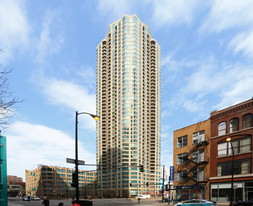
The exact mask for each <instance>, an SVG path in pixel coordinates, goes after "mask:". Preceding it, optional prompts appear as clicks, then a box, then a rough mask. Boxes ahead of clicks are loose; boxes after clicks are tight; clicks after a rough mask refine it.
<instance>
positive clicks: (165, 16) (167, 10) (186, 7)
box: [152, 0, 200, 27]
mask: <svg viewBox="0 0 253 206" xmlns="http://www.w3.org/2000/svg"><path fill="white" fill-rule="evenodd" d="M199 4H200V1H199V0H192V1H187V0H181V1H174V0H160V1H153V5H152V6H153V8H154V11H153V14H152V18H153V21H154V22H155V23H156V25H157V26H159V27H161V26H163V25H178V24H182V23H186V24H190V23H191V22H192V20H193V17H194V11H195V9H196V7H197V6H198V5H199Z"/></svg>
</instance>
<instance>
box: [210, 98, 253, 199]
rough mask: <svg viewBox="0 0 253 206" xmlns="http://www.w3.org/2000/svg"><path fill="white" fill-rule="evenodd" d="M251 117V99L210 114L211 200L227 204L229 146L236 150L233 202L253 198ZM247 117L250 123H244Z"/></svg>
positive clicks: (252, 101)
mask: <svg viewBox="0 0 253 206" xmlns="http://www.w3.org/2000/svg"><path fill="white" fill-rule="evenodd" d="M246 115H247V116H246ZM252 115H253V99H250V100H247V101H245V102H242V103H239V104H237V105H234V106H231V107H228V108H226V109H223V110H220V111H217V110H216V111H213V112H211V117H210V120H211V146H210V159H211V161H210V195H211V199H212V200H214V201H223V202H226V201H230V188H231V169H232V166H231V165H232V158H233V155H232V149H231V143H232V146H233V149H234V151H235V153H234V173H235V174H234V178H233V179H234V187H235V188H236V189H235V190H234V194H235V197H234V200H248V199H253V172H252V171H253V162H252V155H253V153H252V135H253V127H252V126H253V125H252ZM250 116H251V122H249V121H247V122H246V120H245V119H246V118H249V119H250ZM243 119H244V120H243ZM245 122H246V123H245ZM227 138H231V142H227V141H226V139H227ZM251 187H252V188H251Z"/></svg>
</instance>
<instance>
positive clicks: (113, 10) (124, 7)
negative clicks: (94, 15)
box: [97, 0, 134, 21]
mask: <svg viewBox="0 0 253 206" xmlns="http://www.w3.org/2000/svg"><path fill="white" fill-rule="evenodd" d="M133 5H134V1H128V0H121V1H118V0H98V6H97V9H98V12H99V13H100V14H101V15H102V16H106V17H107V18H108V20H109V21H112V19H113V21H116V20H117V19H119V18H121V17H122V16H123V15H124V14H128V15H131V14H132V13H131V11H132V8H133Z"/></svg>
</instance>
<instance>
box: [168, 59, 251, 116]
mask: <svg viewBox="0 0 253 206" xmlns="http://www.w3.org/2000/svg"><path fill="white" fill-rule="evenodd" d="M171 62H173V67H175V68H177V70H174V71H173V72H175V73H176V75H177V76H180V84H178V87H179V89H178V92H177V93H176V94H175V96H173V98H171V100H170V101H169V102H168V103H167V104H166V107H169V108H170V109H171V108H174V109H176V108H180V107H183V108H184V109H185V110H186V111H189V112H193V113H198V114H202V115H206V114H207V112H210V110H212V109H221V108H224V107H227V106H231V105H233V104H236V103H238V102H240V101H244V100H246V99H249V98H251V96H252V92H253V84H252V83H251V82H252V79H253V70H252V66H251V65H247V64H240V63H234V64H231V63H228V62H226V63H225V62H224V63H219V62H217V60H215V59H214V57H213V56H211V57H204V56H202V57H201V58H199V59H196V60H194V61H191V60H190V61H187V60H185V59H183V60H182V61H175V60H174V59H173V58H171V59H169V61H168V65H171V64H172V63H171ZM168 65H167V67H168ZM186 70H191V72H190V73H189V76H185V75H182V72H185V71H186ZM176 80H177V79H176ZM176 80H175V82H177V81H176ZM212 96H216V97H217V98H218V99H217V100H218V101H217V102H218V103H216V105H214V103H211V102H208V101H207V99H212ZM210 101H211V100H210ZM210 104H213V105H210ZM210 106H212V107H213V108H210ZM196 118H198V119H199V118H201V119H202V118H204V116H196Z"/></svg>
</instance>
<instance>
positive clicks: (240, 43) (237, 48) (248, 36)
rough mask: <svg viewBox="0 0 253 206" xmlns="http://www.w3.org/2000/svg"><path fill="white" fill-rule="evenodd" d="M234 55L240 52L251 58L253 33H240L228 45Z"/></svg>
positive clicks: (252, 55)
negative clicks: (232, 49)
mask: <svg viewBox="0 0 253 206" xmlns="http://www.w3.org/2000/svg"><path fill="white" fill-rule="evenodd" d="M229 47H232V48H234V52H235V53H239V52H242V53H243V54H244V55H245V56H249V57H250V58H252V57H253V31H247V32H246V31H245V32H241V33H240V34H238V35H237V36H235V37H234V38H233V39H232V40H231V41H230V44H229Z"/></svg>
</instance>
